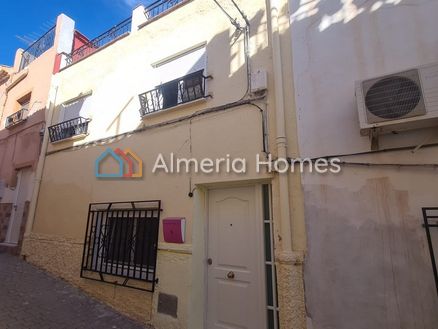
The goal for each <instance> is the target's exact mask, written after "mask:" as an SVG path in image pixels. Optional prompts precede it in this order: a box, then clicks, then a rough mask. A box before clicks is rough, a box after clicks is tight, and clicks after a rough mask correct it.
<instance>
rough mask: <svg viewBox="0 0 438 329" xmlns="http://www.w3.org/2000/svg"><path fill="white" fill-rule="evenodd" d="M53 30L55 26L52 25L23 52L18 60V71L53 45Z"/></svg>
mask: <svg viewBox="0 0 438 329" xmlns="http://www.w3.org/2000/svg"><path fill="white" fill-rule="evenodd" d="M55 32H56V30H55V27H52V28H51V29H50V30H49V31H47V32H46V33H45V34H44V35H43V36H42V37H41V38H39V39H38V40H37V41H35V42H34V43H32V44H31V45H30V46H29V47H28V48H27V49H26V50H25V51H24V52H23V54H22V56H21V62H20V71H21V70H22V69H24V68H25V67H27V66H28V65H29V64H30V63H32V62H33V61H34V60H35V59H37V58H38V57H40V56H41V55H42V54H43V53H44V52H45V51H47V50H48V49H50V48H51V47H52V46H53V44H54V42H55Z"/></svg>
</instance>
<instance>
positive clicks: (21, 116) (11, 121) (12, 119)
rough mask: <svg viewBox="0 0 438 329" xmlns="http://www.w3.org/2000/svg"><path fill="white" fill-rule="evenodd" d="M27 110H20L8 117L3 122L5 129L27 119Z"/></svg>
mask: <svg viewBox="0 0 438 329" xmlns="http://www.w3.org/2000/svg"><path fill="white" fill-rule="evenodd" d="M27 112H28V110H27V109H21V110H20V111H18V112H15V113H14V114H12V115H10V116H8V117H7V118H6V122H5V128H11V127H13V126H15V125H17V124H19V123H21V122H23V121H25V120H26V119H27Z"/></svg>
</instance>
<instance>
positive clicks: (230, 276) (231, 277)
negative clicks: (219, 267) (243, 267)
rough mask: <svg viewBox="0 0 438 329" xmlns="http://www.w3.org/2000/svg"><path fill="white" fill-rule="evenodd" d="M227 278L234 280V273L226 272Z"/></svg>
mask: <svg viewBox="0 0 438 329" xmlns="http://www.w3.org/2000/svg"><path fill="white" fill-rule="evenodd" d="M227 278H228V279H234V272H233V271H230V272H228V274H227Z"/></svg>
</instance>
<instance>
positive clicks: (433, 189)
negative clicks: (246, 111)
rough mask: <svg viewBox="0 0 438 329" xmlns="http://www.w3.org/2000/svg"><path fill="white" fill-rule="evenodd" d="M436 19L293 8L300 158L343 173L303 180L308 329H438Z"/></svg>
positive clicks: (426, 4) (423, 7) (423, 14)
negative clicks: (333, 161) (330, 162)
mask: <svg viewBox="0 0 438 329" xmlns="http://www.w3.org/2000/svg"><path fill="white" fill-rule="evenodd" d="M437 12H438V2H436V1H415V0H394V1H392V0H385V1H383V0H382V1H331V0H330V1H317V0H314V1H304V0H300V1H298V0H297V1H291V33H292V34H291V37H292V53H293V72H294V75H293V77H294V84H295V95H296V109H297V121H298V125H297V126H298V135H299V148H300V156H301V157H310V158H313V159H317V158H335V157H337V158H339V159H340V160H341V161H342V163H343V164H342V170H341V173H340V174H338V175H331V174H327V175H317V174H310V173H305V174H303V176H302V183H303V189H304V203H305V219H306V220H305V221H306V232H307V252H306V261H305V287H306V289H305V291H306V310H307V316H308V328H314V329H327V328H336V329H350V328H355V329H359V328H364V329H368V328H388V329H389V328H424V329H432V328H438V298H437V288H438V287H436V286H435V284H436V280H437V277H436V272H435V282H434V271H433V268H432V258H431V250H433V247H434V248H435V251H434V252H435V257H436V255H437V254H438V228H437V227H438V226H437V223H436V218H437V210H431V209H429V210H427V209H425V215H426V216H425V218H426V221H425V220H424V216H423V208H430V207H437V206H438V187H437V186H438V185H437V182H438V178H437V169H436V167H437V165H438V162H437V159H438V148H437V147H436V146H437V141H438V135H437V128H438V127H437V121H436V116H437V113H438V64H437V63H438V34H437V33H436V31H437V30H438V21H437V19H436V13H437ZM361 132H362V134H361ZM433 217H435V218H433ZM426 222H427V223H429V225H428V226H429V227H428V231H429V233H430V242H431V244H429V241H428V239H427V231H426V229H425V227H424V226H423V224H426ZM433 225H435V226H433ZM435 271H436V269H435Z"/></svg>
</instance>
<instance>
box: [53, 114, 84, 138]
mask: <svg viewBox="0 0 438 329" xmlns="http://www.w3.org/2000/svg"><path fill="white" fill-rule="evenodd" d="M90 121H91V120H90V119H86V118H83V117H78V118H74V119H71V120H67V121H64V122H61V123H58V124H56V125H53V126H50V127H49V128H48V129H49V137H50V141H51V142H52V143H54V142H58V141H61V140H64V139H68V138H72V137H74V136H80V135H86V134H87V133H88V123H89V122H90Z"/></svg>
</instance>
